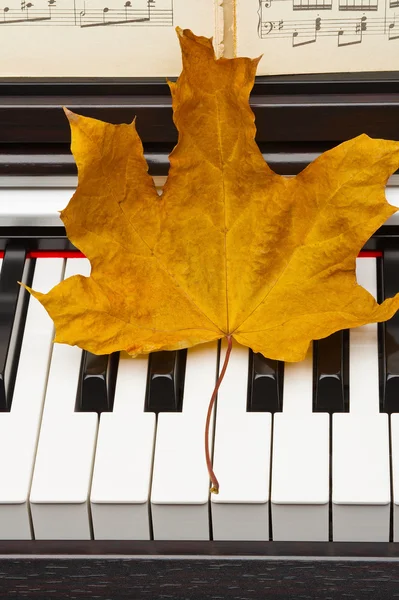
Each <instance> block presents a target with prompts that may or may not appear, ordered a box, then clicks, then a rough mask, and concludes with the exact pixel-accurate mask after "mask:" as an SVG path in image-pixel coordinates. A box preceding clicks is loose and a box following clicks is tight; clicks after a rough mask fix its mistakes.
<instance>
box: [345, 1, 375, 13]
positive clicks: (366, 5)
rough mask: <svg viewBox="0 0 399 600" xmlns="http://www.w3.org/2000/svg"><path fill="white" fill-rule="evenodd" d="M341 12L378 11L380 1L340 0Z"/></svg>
mask: <svg viewBox="0 0 399 600" xmlns="http://www.w3.org/2000/svg"><path fill="white" fill-rule="evenodd" d="M338 8H339V10H361V11H362V12H363V11H365V10H378V0H339V7H338Z"/></svg>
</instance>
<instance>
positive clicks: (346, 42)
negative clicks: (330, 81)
mask: <svg viewBox="0 0 399 600" xmlns="http://www.w3.org/2000/svg"><path fill="white" fill-rule="evenodd" d="M235 51H236V54H237V56H252V57H255V56H259V55H260V54H262V53H263V57H262V59H261V61H260V63H259V67H258V75H266V74H288V73H333V72H351V71H394V70H399V0H236V47H235Z"/></svg>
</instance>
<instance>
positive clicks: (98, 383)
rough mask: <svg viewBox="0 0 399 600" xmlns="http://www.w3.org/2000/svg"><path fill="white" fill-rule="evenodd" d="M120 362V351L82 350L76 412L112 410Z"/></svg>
mask: <svg viewBox="0 0 399 600" xmlns="http://www.w3.org/2000/svg"><path fill="white" fill-rule="evenodd" d="M118 362H119V353H118V352H114V353H113V354H103V355H96V354H92V353H91V352H87V351H86V350H84V351H83V352H82V362H81V366H80V377H79V385H78V394H77V399H76V407H75V410H76V412H96V413H102V412H112V409H113V403H114V395H115V384H116V376H117V371H118Z"/></svg>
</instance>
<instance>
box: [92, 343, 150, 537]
mask: <svg viewBox="0 0 399 600" xmlns="http://www.w3.org/2000/svg"><path fill="white" fill-rule="evenodd" d="M147 370H148V356H138V357H137V358H131V357H129V356H128V355H127V354H125V353H121V355H120V359H119V366H118V375H117V383H116V388H115V398H114V409H113V412H112V413H102V414H101V418H100V426H99V433H98V440H97V450H96V456H95V462H94V470H93V481H92V488H91V494H90V502H91V511H92V519H93V531H94V539H97V540H112V539H119V540H126V539H128V540H129V539H130V540H149V539H150V516H149V494H150V485H151V470H152V459H153V449H154V440H155V414H154V413H145V412H144V402H145V393H146V382H147Z"/></svg>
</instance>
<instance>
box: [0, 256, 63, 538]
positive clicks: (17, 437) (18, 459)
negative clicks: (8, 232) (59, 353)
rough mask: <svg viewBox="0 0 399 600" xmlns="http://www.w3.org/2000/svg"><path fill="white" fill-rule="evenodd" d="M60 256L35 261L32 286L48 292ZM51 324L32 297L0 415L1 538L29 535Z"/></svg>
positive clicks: (59, 276) (56, 280)
mask: <svg viewBox="0 0 399 600" xmlns="http://www.w3.org/2000/svg"><path fill="white" fill-rule="evenodd" d="M63 271H64V260H63V259H60V258H49V259H37V261H36V267H35V274H34V279H33V284H32V287H33V288H34V289H39V290H41V291H44V292H46V291H49V290H50V289H51V288H52V287H53V286H55V285H56V284H57V283H59V282H60V281H61V279H62V275H63ZM53 329H54V328H53V322H52V320H51V319H50V317H49V316H48V314H47V312H46V311H45V309H44V308H43V307H42V305H41V304H40V303H39V302H38V301H37V300H35V299H34V298H31V299H30V301H29V307H28V312H27V316H26V322H25V329H24V335H23V341H22V345H21V352H20V357H19V365H18V371H17V377H16V381H15V388H14V395H13V402H12V405H11V411H10V412H9V413H1V414H0V453H1V455H2V456H3V457H6V460H3V461H1V462H0V481H1V485H0V539H3V540H7V539H8V540H12V539H13V540H17V539H31V537H32V534H31V525H30V514H29V502H28V499H29V490H30V483H31V478H32V472H33V465H34V460H35V453H36V444H37V437H38V432H39V427H40V420H41V413H42V407H43V401H44V395H45V390H46V384H47V373H48V367H49V362H50V358H51V351H52V347H53V344H52V338H53Z"/></svg>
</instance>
